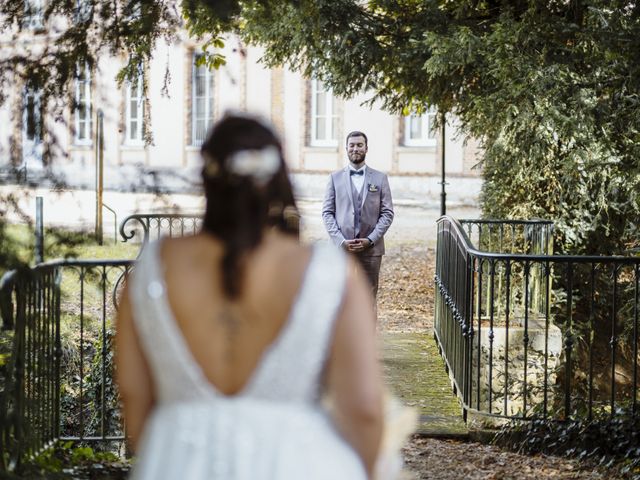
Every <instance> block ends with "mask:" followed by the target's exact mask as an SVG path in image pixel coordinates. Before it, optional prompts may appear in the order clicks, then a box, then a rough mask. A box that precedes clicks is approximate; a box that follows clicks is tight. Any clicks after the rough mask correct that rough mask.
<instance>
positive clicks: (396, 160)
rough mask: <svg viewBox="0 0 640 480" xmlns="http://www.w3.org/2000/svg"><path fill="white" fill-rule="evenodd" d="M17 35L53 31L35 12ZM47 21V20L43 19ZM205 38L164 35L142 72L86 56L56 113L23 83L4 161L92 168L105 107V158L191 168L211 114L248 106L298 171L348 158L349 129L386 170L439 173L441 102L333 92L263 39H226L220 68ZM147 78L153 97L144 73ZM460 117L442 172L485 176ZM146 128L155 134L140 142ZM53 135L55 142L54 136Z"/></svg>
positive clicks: (3, 109)
mask: <svg viewBox="0 0 640 480" xmlns="http://www.w3.org/2000/svg"><path fill="white" fill-rule="evenodd" d="M30 21H32V23H33V26H34V29H33V30H32V31H31V32H29V30H26V31H25V32H23V33H24V35H23V36H22V37H21V41H20V42H17V43H16V42H15V41H12V42H11V45H10V46H9V45H8V43H9V41H8V40H6V41H3V42H1V43H3V45H2V48H3V49H5V52H6V51H7V49H8V48H9V47H11V48H13V49H15V48H23V49H26V50H29V49H37V48H38V45H40V44H45V43H46V42H48V41H52V39H51V37H50V36H49V35H48V34H47V33H46V30H45V29H38V28H37V27H41V24H39V23H38V22H39V20H38V18H37V17H36V18H33V19H31V20H30ZM40 21H41V20H40ZM200 52H201V51H200V49H199V45H198V44H197V43H195V42H194V41H193V40H192V39H190V38H188V37H187V36H186V34H185V35H183V36H182V38H180V39H179V40H178V41H177V42H175V43H173V44H171V45H167V44H159V45H158V47H157V50H156V52H155V54H154V59H153V60H152V61H151V62H150V63H149V64H148V65H145V66H144V68H143V69H142V71H141V72H140V77H139V78H138V79H136V80H135V81H133V82H125V83H124V84H123V85H122V86H120V87H119V86H118V85H117V83H116V80H115V78H116V74H117V72H118V70H119V69H120V68H121V66H122V65H123V64H124V60H125V59H124V58H113V57H105V58H102V59H100V61H99V62H98V64H97V65H96V67H95V68H93V69H89V68H87V67H86V66H80V67H79V69H78V74H77V78H75V79H74V80H73V82H74V85H73V88H72V94H73V98H69V99H66V100H62V101H63V103H64V102H66V103H67V104H68V108H63V111H64V113H63V115H62V117H63V118H54V115H52V114H51V112H49V109H48V108H47V106H46V105H43V102H42V96H41V93H40V91H39V90H38V89H37V87H36V86H34V85H28V84H19V83H18V82H16V84H15V88H14V89H13V91H11V92H8V96H7V101H6V102H5V103H4V104H3V105H2V106H0V125H1V126H2V127H0V167H3V166H4V167H9V166H13V167H26V169H27V170H28V171H29V172H38V171H45V170H47V168H48V167H49V168H54V169H57V170H59V171H65V170H66V171H69V172H77V173H75V174H73V175H72V177H74V178H75V179H78V178H79V177H82V176H83V173H82V172H85V173H84V174H86V176H87V179H88V178H90V177H92V176H93V174H94V173H93V172H94V165H95V161H96V160H95V159H96V151H95V146H96V138H95V137H96V125H97V122H98V112H101V113H102V115H103V117H102V118H103V125H104V162H105V168H107V169H112V170H123V169H124V171H126V167H139V168H143V169H147V170H156V171H162V170H170V171H173V172H176V171H193V170H195V169H197V168H198V165H199V162H200V159H199V147H200V144H201V143H202V141H203V139H204V137H205V135H206V132H207V130H208V128H209V127H210V125H211V124H212V123H213V122H214V121H215V120H216V119H218V118H220V117H221V116H222V115H223V114H224V113H225V112H227V111H229V110H235V111H238V110H239V111H246V112H249V113H251V114H256V115H259V116H261V117H263V118H264V119H266V120H268V121H270V122H272V123H273V124H274V125H275V127H276V129H277V130H278V131H279V133H280V135H281V137H282V139H283V143H284V145H285V155H286V160H287V162H288V164H289V167H290V169H291V171H293V172H328V171H332V170H335V169H337V168H340V167H342V166H343V165H344V164H345V162H346V153H345V149H344V139H345V136H346V135H347V133H348V132H350V131H352V130H361V131H364V132H365V133H366V134H367V135H368V137H369V154H368V157H367V161H368V163H369V164H370V165H371V166H372V167H374V168H377V169H380V170H383V171H385V172H388V173H390V174H399V175H402V174H418V175H440V173H441V166H440V165H441V160H440V155H441V149H442V144H441V136H440V133H439V132H437V131H436V130H435V129H434V128H433V127H432V125H433V121H434V118H435V115H436V113H435V112H434V111H429V112H427V113H425V114H424V115H420V116H416V115H412V116H408V117H402V116H399V115H392V114H389V113H387V112H385V111H383V110H381V109H376V108H368V107H364V106H362V103H363V102H364V101H366V100H367V98H368V97H367V94H362V95H360V96H358V97H356V98H352V99H341V98H338V97H337V96H335V95H333V93H332V92H331V90H330V89H328V88H327V87H326V86H325V85H324V84H323V82H322V81H320V80H318V79H313V78H312V79H308V78H303V77H302V76H301V75H300V74H298V73H295V72H292V71H289V70H287V69H284V68H277V69H267V68H265V67H264V66H263V65H262V64H261V63H260V62H259V59H260V57H261V54H262V52H261V49H260V48H258V47H246V46H244V45H243V44H242V43H241V41H240V40H239V39H238V38H237V37H234V36H230V37H229V38H227V40H226V42H225V47H224V49H223V51H222V52H221V53H222V54H224V55H225V57H226V60H227V63H226V64H225V65H223V66H222V67H221V68H219V69H218V70H209V69H208V68H207V67H206V66H205V65H199V64H198V58H199V56H200V55H201V53H200ZM143 76H144V77H146V84H147V90H146V96H145V92H144V91H143V90H144V89H143V83H144V82H143V81H142V78H143ZM455 131H456V125H455V120H450V124H449V125H448V127H447V128H446V130H445V133H446V135H445V145H444V147H445V154H446V173H447V175H456V176H478V175H479V171H478V170H477V169H474V168H473V167H474V165H475V164H476V163H477V158H478V148H477V143H476V142H475V141H473V140H465V139H464V138H458V137H457V136H456V134H455ZM145 134H148V135H149V139H150V143H149V142H146V141H145ZM53 138H55V142H54V144H55V146H54V147H51V148H50V147H48V146H47V145H48V143H47V141H48V140H51V139H53Z"/></svg>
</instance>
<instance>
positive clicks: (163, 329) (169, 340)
mask: <svg viewBox="0 0 640 480" xmlns="http://www.w3.org/2000/svg"><path fill="white" fill-rule="evenodd" d="M160 245H161V242H160V241H158V242H153V243H151V244H149V245H148V246H147V248H146V249H145V251H144V253H143V254H142V256H141V258H140V260H139V262H138V264H137V266H136V268H135V271H134V272H133V273H132V278H131V283H130V285H131V290H130V293H131V298H132V305H133V316H134V321H135V325H136V328H137V331H138V335H139V337H140V341H141V344H142V348H143V350H144V352H145V355H146V357H147V359H148V362H149V364H150V368H151V371H152V375H153V378H154V383H155V385H156V389H157V391H156V397H157V400H158V403H159V404H160V405H169V404H173V403H179V402H201V401H207V400H208V399H215V398H220V397H225V398H227V397H226V396H225V395H223V394H222V393H220V392H219V391H218V390H217V389H216V388H215V387H214V386H213V385H212V384H211V383H210V382H209V380H208V379H207V378H206V376H205V375H204V373H203V371H202V370H201V368H200V366H199V365H198V364H197V363H196V361H195V359H194V358H193V356H192V354H191V351H190V350H189V348H188V345H187V343H186V341H185V339H184V337H183V336H182V332H181V330H180V329H179V327H178V325H177V324H176V322H175V319H174V317H173V313H172V311H171V309H170V306H169V302H168V298H167V291H166V285H165V281H164V275H163V267H162V263H161V260H160V256H159V252H160V248H159V247H160ZM345 282H346V258H345V255H344V254H343V253H342V252H341V251H339V250H338V249H336V248H335V247H332V246H330V245H326V244H318V245H315V246H314V247H313V252H312V255H311V259H310V261H309V265H308V266H307V269H306V272H305V274H304V277H303V280H302V284H301V286H300V288H299V290H298V293H297V296H296V297H295V300H294V303H293V305H292V308H291V310H290V316H289V318H288V320H287V321H286V322H285V324H284V326H283V327H282V329H281V331H280V332H279V334H278V336H277V337H276V340H275V341H274V342H273V344H272V345H271V346H269V347H268V348H267V349H266V351H265V352H264V354H263V356H262V358H261V359H260V361H259V363H258V365H257V367H256V369H255V370H254V372H253V373H252V375H251V377H250V379H249V381H248V383H247V384H246V386H245V387H244V388H243V389H242V391H241V392H240V393H238V394H236V395H234V396H233V397H228V398H235V397H241V398H253V399H264V400H276V401H286V402H290V403H307V404H308V403H315V402H317V401H318V398H319V395H320V385H321V378H320V377H321V375H322V370H323V367H324V364H325V361H326V357H327V353H328V351H329V346H330V342H331V338H332V335H331V334H332V331H333V325H334V322H335V318H336V315H337V312H338V308H339V307H340V304H341V302H342V295H343V290H344V286H345Z"/></svg>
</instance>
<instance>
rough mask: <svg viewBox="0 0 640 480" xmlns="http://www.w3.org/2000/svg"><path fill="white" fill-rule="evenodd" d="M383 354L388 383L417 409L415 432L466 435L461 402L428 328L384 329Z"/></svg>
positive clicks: (406, 401) (436, 434) (449, 436)
mask: <svg viewBox="0 0 640 480" xmlns="http://www.w3.org/2000/svg"><path fill="white" fill-rule="evenodd" d="M382 355H383V369H384V377H385V381H386V382H387V385H389V386H390V387H391V389H392V391H393V392H394V393H395V394H396V395H398V396H399V397H400V398H401V399H402V400H403V401H404V403H406V404H407V405H411V406H415V407H416V408H418V409H419V412H420V425H419V427H418V432H417V433H420V434H424V435H428V436H430V437H435V438H466V437H467V435H468V432H467V428H466V425H465V423H464V421H463V420H462V415H461V413H462V410H461V408H460V404H459V402H458V400H457V398H456V397H455V396H454V395H453V393H452V389H451V383H450V381H449V376H448V374H447V373H446V371H445V368H444V362H443V360H442V358H441V357H440V355H439V353H438V347H437V344H436V341H435V339H434V337H433V334H432V333H431V332H428V333H415V332H412V333H384V334H383V335H382Z"/></svg>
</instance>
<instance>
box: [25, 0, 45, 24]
mask: <svg viewBox="0 0 640 480" xmlns="http://www.w3.org/2000/svg"><path fill="white" fill-rule="evenodd" d="M22 24H23V26H24V28H28V29H31V30H39V29H41V28H44V0H25V1H24V18H23V20H22Z"/></svg>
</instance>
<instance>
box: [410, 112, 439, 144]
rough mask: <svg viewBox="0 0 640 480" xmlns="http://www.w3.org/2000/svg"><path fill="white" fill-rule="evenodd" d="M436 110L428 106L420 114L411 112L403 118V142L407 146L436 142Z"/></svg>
mask: <svg viewBox="0 0 640 480" xmlns="http://www.w3.org/2000/svg"><path fill="white" fill-rule="evenodd" d="M435 120H436V110H435V109H434V108H430V109H429V110H428V111H427V112H425V113H423V114H422V115H416V114H411V115H409V116H407V117H405V118H404V144H405V145H406V146H407V147H430V146H435V144H436V129H435V128H434V127H433V125H434V123H435Z"/></svg>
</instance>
